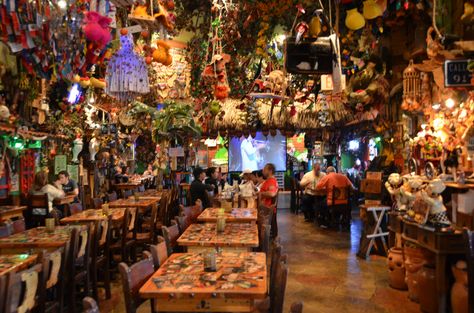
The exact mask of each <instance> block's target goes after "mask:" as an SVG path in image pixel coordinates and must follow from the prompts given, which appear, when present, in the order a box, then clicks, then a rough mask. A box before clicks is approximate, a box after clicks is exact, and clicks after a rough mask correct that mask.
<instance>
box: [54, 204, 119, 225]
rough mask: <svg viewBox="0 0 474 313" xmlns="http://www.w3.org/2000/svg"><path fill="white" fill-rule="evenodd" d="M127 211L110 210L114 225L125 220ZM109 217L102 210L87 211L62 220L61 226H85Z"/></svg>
mask: <svg viewBox="0 0 474 313" xmlns="http://www.w3.org/2000/svg"><path fill="white" fill-rule="evenodd" d="M124 213H125V211H124V210H123V209H119V208H115V209H110V214H111V215H112V223H120V221H122V220H123V217H124ZM106 219H107V216H106V215H104V214H103V213H102V209H98V210H86V211H82V212H79V213H76V214H74V215H71V216H68V217H65V218H63V219H61V221H60V222H61V224H84V223H93V222H95V221H101V220H106Z"/></svg>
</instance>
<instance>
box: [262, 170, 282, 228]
mask: <svg viewBox="0 0 474 313" xmlns="http://www.w3.org/2000/svg"><path fill="white" fill-rule="evenodd" d="M263 176H264V177H265V182H264V183H263V184H262V186H261V187H260V192H259V195H260V201H261V202H260V204H261V205H263V206H265V207H267V208H272V209H273V219H272V226H271V227H272V237H276V236H277V235H278V225H277V216H276V215H277V207H276V205H275V203H276V197H278V181H277V180H276V178H275V165H273V164H272V163H267V164H266V165H265V167H264V168H263Z"/></svg>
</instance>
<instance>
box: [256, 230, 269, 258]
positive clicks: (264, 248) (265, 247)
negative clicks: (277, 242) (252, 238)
mask: <svg viewBox="0 0 474 313" xmlns="http://www.w3.org/2000/svg"><path fill="white" fill-rule="evenodd" d="M258 235H259V242H260V252H263V253H265V254H266V256H267V259H268V258H269V257H270V252H271V251H270V244H271V238H270V237H271V226H270V225H269V224H264V225H262V231H261V232H260V233H259V234H258Z"/></svg>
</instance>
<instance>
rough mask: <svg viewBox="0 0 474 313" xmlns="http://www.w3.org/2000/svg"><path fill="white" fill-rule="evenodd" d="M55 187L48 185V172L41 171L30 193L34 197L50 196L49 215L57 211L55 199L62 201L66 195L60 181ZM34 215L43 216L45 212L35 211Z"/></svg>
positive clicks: (37, 174)
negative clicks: (54, 205)
mask: <svg viewBox="0 0 474 313" xmlns="http://www.w3.org/2000/svg"><path fill="white" fill-rule="evenodd" d="M54 184H55V186H53V185H50V184H48V176H47V175H46V172H44V171H40V172H38V173H36V175H35V180H34V184H33V187H32V189H31V191H30V194H32V195H44V194H47V195H48V215H51V212H52V211H53V210H55V209H54V208H53V201H54V200H55V199H62V198H64V196H65V195H66V194H65V193H64V191H63V189H62V185H61V183H60V182H59V181H56V182H55V183H54ZM55 211H57V212H58V213H59V214H58V215H59V216H61V213H60V212H59V211H58V210H55ZM32 213H33V214H37V215H43V214H44V213H43V212H40V211H36V212H35V210H33V212H32Z"/></svg>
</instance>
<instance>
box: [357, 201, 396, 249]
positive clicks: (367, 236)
mask: <svg viewBox="0 0 474 313" xmlns="http://www.w3.org/2000/svg"><path fill="white" fill-rule="evenodd" d="M360 209H361V215H362V210H365V211H366V214H367V215H368V214H370V213H369V212H372V216H373V219H374V222H375V223H374V224H370V223H369V217H368V216H367V217H366V220H365V221H364V223H365V225H364V230H363V232H362V236H361V244H360V249H359V253H358V255H359V256H360V257H362V256H365V258H368V257H369V255H370V252H371V251H372V248H373V246H374V245H375V240H376V239H377V238H378V239H380V241H381V243H382V246H383V249H384V250H385V252H387V250H388V249H387V243H386V242H385V238H384V237H386V236H388V234H389V233H388V232H384V231H383V230H382V227H381V224H382V221H383V219H384V217H385V215H386V213H387V212H388V211H390V209H391V208H390V207H388V206H380V205H362V206H361V207H360ZM364 250H365V251H364Z"/></svg>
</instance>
